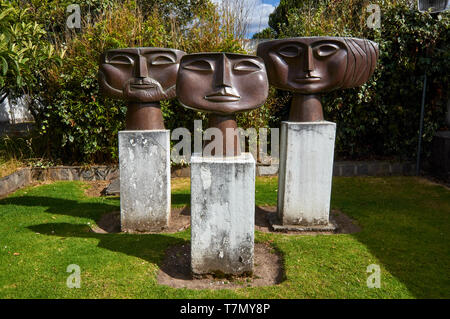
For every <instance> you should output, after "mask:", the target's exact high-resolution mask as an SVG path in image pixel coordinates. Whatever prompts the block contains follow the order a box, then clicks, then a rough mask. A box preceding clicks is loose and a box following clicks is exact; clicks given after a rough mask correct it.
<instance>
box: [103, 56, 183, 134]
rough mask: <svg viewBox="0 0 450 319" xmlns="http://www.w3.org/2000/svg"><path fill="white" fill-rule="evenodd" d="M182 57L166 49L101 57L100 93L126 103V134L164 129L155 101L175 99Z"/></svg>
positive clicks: (159, 110) (157, 104) (158, 107)
mask: <svg viewBox="0 0 450 319" xmlns="http://www.w3.org/2000/svg"><path fill="white" fill-rule="evenodd" d="M185 54H186V53H185V52H183V51H179V50H174V49H166V48H126V49H114V50H108V51H106V52H105V53H104V54H103V55H102V56H101V60H100V69H99V85H100V90H101V91H102V93H103V94H105V95H107V96H110V97H113V98H117V99H123V100H125V101H127V102H128V111H127V125H126V127H127V129H128V130H157V129H164V122H163V118H162V113H161V109H160V106H159V101H161V100H164V99H171V98H174V97H175V96H176V91H175V84H176V78H177V72H178V67H179V63H180V59H181V57H182V56H183V55H185Z"/></svg>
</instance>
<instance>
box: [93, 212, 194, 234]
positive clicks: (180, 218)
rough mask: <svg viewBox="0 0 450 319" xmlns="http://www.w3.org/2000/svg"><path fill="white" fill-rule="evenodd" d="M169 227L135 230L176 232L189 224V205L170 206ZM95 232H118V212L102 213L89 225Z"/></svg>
mask: <svg viewBox="0 0 450 319" xmlns="http://www.w3.org/2000/svg"><path fill="white" fill-rule="evenodd" d="M170 214H171V218H170V223H169V227H168V228H166V229H164V230H162V231H159V232H136V233H137V234H154V233H176V232H180V231H183V230H185V229H187V228H189V226H190V222H191V217H190V215H191V212H190V210H189V207H181V208H172V211H171V213H170ZM91 230H92V231H93V232H95V233H100V234H106V233H120V212H119V211H114V212H110V213H106V214H104V215H103V216H102V217H100V219H99V220H98V221H97V225H95V226H93V227H91Z"/></svg>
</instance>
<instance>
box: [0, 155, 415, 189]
mask: <svg viewBox="0 0 450 319" xmlns="http://www.w3.org/2000/svg"><path fill="white" fill-rule="evenodd" d="M414 173H415V163H413V162H397V163H391V162H384V161H373V162H349V161H344V162H335V163H334V168H333V176H411V175H414ZM277 174H278V164H276V165H272V166H265V165H256V175H257V176H276V175H277ZM171 176H172V177H189V176H190V167H182V168H176V169H173V170H172V172H171ZM118 177H119V168H118V167H117V166H116V165H112V166H107V165H104V166H91V167H82V166H55V167H49V168H22V169H19V170H17V171H16V172H14V173H12V174H10V175H8V176H5V177H2V178H0V197H2V196H5V195H7V194H9V193H11V192H14V191H16V190H17V189H19V188H21V187H24V186H27V185H29V184H30V183H32V182H33V181H104V180H112V179H115V178H118Z"/></svg>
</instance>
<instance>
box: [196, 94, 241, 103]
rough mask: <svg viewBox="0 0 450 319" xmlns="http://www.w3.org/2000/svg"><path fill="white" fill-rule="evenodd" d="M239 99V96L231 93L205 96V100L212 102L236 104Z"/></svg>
mask: <svg viewBox="0 0 450 319" xmlns="http://www.w3.org/2000/svg"><path fill="white" fill-rule="evenodd" d="M240 98H241V97H240V96H238V95H234V94H231V93H213V94H210V95H207V96H205V100H208V101H212V102H236V101H239V99H240Z"/></svg>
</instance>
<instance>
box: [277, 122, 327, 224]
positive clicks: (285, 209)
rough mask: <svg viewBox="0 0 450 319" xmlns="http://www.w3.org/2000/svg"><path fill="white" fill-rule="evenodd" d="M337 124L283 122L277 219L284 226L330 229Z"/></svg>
mask: <svg viewBox="0 0 450 319" xmlns="http://www.w3.org/2000/svg"><path fill="white" fill-rule="evenodd" d="M335 135H336V124H335V123H332V122H327V121H320V122H282V124H281V138H280V170H279V178H278V216H279V218H280V220H281V223H282V225H303V226H316V225H324V226H326V225H328V224H329V214H330V199H331V181H332V177H333V157H334V140H335Z"/></svg>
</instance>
